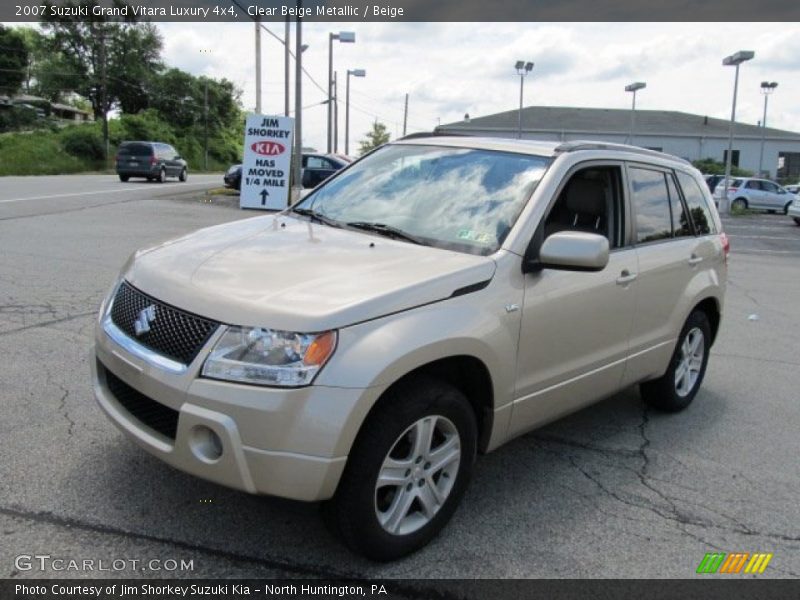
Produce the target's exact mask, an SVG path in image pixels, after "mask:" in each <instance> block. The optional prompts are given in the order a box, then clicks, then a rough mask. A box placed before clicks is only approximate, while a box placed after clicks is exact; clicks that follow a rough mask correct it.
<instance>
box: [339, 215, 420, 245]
mask: <svg viewBox="0 0 800 600" xmlns="http://www.w3.org/2000/svg"><path fill="white" fill-rule="evenodd" d="M347 226H348V227H353V228H355V229H363V230H364V231H372V232H374V233H378V234H380V235H383V236H386V237H389V238H393V239H399V240H405V241H407V242H411V243H412V244H419V245H420V246H427V245H428V244H427V243H426V242H423V241H422V239H420V238H418V237H416V236H414V235H411V234H410V233H406V232H405V231H403V230H402V229H398V228H397V227H392V226H391V225H387V224H386V223H370V222H369V221H351V222H350V223H348V224H347Z"/></svg>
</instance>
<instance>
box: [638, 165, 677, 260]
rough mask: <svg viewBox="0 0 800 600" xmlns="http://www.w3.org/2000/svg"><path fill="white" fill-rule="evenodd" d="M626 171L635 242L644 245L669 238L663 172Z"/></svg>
mask: <svg viewBox="0 0 800 600" xmlns="http://www.w3.org/2000/svg"><path fill="white" fill-rule="evenodd" d="M628 172H629V173H630V176H631V187H632V191H633V196H632V200H633V206H634V211H635V213H636V242H637V243H639V244H643V243H646V242H654V241H656V240H663V239H667V238H671V237H672V217H671V215H670V210H669V201H670V200H669V193H668V191H667V183H666V180H665V178H664V173H662V172H661V171H651V170H650V169H640V168H637V167H632V168H630V169H629V170H628Z"/></svg>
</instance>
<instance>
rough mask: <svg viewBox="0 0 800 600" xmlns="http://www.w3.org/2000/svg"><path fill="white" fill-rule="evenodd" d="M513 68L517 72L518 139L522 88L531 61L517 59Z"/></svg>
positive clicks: (531, 64)
mask: <svg viewBox="0 0 800 600" xmlns="http://www.w3.org/2000/svg"><path fill="white" fill-rule="evenodd" d="M514 68H515V69H516V70H517V73H518V74H519V115H518V116H517V139H518V140H519V139H522V88H523V83H524V81H525V76H526V75H527V74H528V73H530V72H531V70H532V69H533V63H532V62H525V61H523V60H518V61H517V62H516V64H515V65H514Z"/></svg>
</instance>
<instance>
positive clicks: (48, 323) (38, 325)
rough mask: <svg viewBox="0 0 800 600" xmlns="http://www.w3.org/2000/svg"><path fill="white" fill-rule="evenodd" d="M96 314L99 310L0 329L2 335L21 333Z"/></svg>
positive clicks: (0, 335)
mask: <svg viewBox="0 0 800 600" xmlns="http://www.w3.org/2000/svg"><path fill="white" fill-rule="evenodd" d="M96 314H97V311H96V310H93V311H91V312H85V313H78V314H75V315H67V316H66V317H61V318H60V319H51V320H50V321H40V322H39V323H33V324H31V325H23V326H22V327H17V328H15V329H6V330H5V331H0V337H3V336H6V335H11V334H14V333H19V332H20V331H27V330H28V329H37V328H46V327H50V326H51V325H58V324H59V323H66V322H68V321H74V320H75V319H83V318H84V317H89V316H94V315H96Z"/></svg>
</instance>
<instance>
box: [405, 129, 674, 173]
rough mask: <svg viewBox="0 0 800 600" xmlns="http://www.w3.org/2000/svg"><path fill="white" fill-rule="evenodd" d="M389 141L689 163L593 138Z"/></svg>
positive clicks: (463, 138)
mask: <svg viewBox="0 0 800 600" xmlns="http://www.w3.org/2000/svg"><path fill="white" fill-rule="evenodd" d="M391 143H392V144H402V145H425V146H449V147H453V148H472V149H479V150H495V151H499V152H515V153H518V154H531V155H535V156H547V157H555V156H558V155H560V154H564V153H572V152H582V151H598V150H602V151H607V152H618V153H627V154H636V155H639V156H642V155H644V156H649V157H651V158H658V159H660V160H667V161H672V162H678V163H681V164H682V165H684V166H685V165H688V164H689V163H688V161H686V160H684V159H682V158H680V157H677V156H673V155H672V154H665V153H663V152H657V151H655V150H648V149H647V148H641V147H639V146H630V145H627V144H616V143H613V142H598V141H595V140H572V141H569V142H546V141H539V140H514V139H508V138H493V137H477V136H474V137H473V136H439V135H433V136H429V137H414V138H411V139H403V140H397V141H395V142H391Z"/></svg>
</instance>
